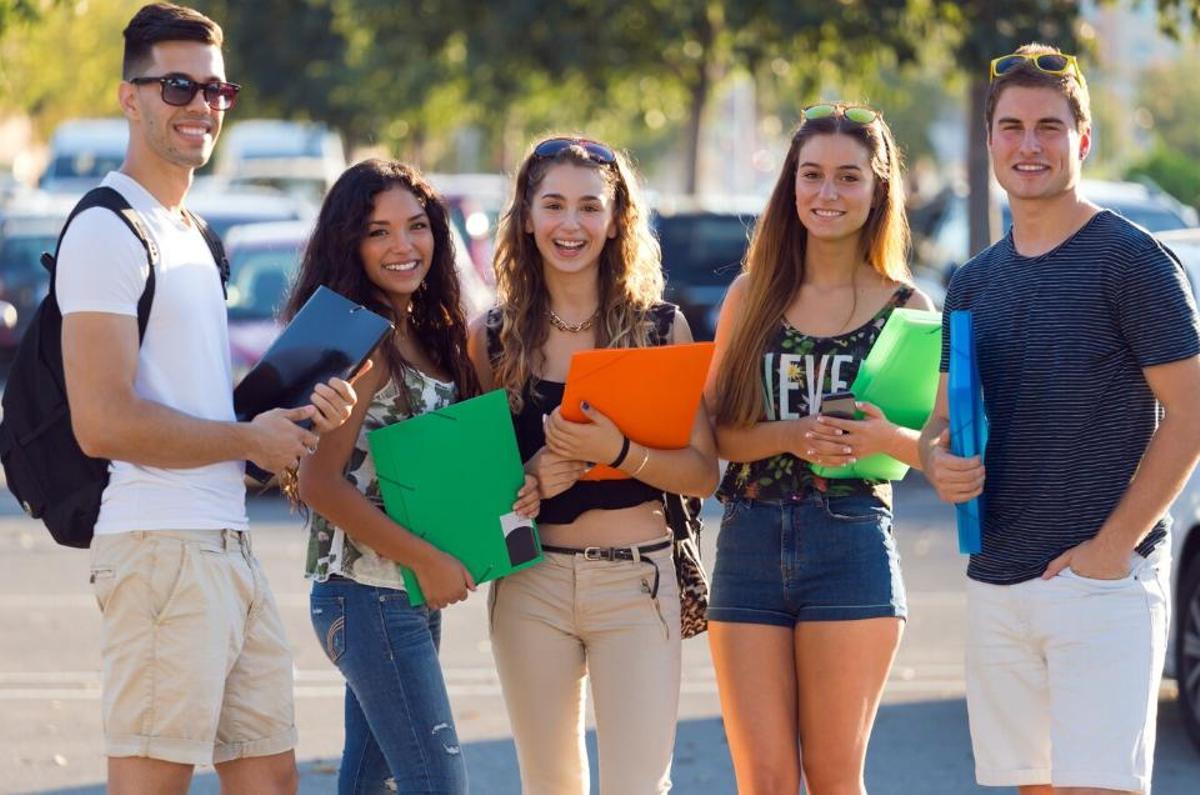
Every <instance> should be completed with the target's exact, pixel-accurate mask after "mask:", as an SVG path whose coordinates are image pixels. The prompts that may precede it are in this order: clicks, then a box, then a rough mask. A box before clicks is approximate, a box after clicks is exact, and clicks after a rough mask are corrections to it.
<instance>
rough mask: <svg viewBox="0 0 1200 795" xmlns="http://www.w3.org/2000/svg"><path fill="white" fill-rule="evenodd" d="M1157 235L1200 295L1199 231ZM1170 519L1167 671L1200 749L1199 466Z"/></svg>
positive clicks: (1172, 511)
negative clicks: (1169, 600) (1170, 552)
mask: <svg viewBox="0 0 1200 795" xmlns="http://www.w3.org/2000/svg"><path fill="white" fill-rule="evenodd" d="M1156 236H1157V237H1158V239H1159V240H1160V241H1162V242H1163V244H1165V245H1166V246H1167V247H1168V248H1170V249H1171V250H1172V251H1174V252H1175V254H1176V255H1177V256H1178V257H1179V259H1180V261H1181V262H1182V263H1183V265H1184V270H1185V271H1186V272H1187V276H1188V281H1189V282H1191V285H1192V294H1193V295H1200V229H1178V230H1174V231H1170V232H1160V233H1159V234H1158V235H1156ZM1198 397H1200V396H1198ZM1171 518H1172V519H1173V520H1174V526H1173V527H1172V528H1171V548H1172V554H1173V570H1172V576H1171V591H1172V603H1171V607H1172V616H1173V618H1172V627H1171V645H1170V646H1169V647H1168V649H1167V668H1166V673H1167V676H1173V677H1174V678H1175V680H1176V681H1177V682H1178V683H1179V711H1180V713H1181V715H1182V717H1183V724H1184V726H1185V727H1187V731H1188V734H1190V735H1191V737H1192V740H1193V742H1195V743H1196V746H1197V747H1198V748H1200V469H1197V470H1196V471H1195V472H1193V473H1192V476H1191V478H1189V479H1188V482H1187V485H1186V486H1185V487H1184V490H1183V493H1182V494H1180V495H1179V498H1178V499H1177V500H1175V504H1174V505H1173V506H1172V507H1171Z"/></svg>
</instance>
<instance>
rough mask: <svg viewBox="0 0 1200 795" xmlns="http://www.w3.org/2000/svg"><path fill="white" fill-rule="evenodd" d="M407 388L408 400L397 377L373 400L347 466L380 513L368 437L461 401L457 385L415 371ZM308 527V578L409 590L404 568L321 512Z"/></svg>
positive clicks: (310, 515) (348, 475) (314, 514)
mask: <svg viewBox="0 0 1200 795" xmlns="http://www.w3.org/2000/svg"><path fill="white" fill-rule="evenodd" d="M403 386H404V394H405V396H406V397H407V401H406V400H405V399H404V397H402V396H401V392H400V388H399V387H398V386H397V384H396V381H395V379H392V380H391V381H388V383H387V385H386V386H384V387H383V389H381V390H379V392H377V393H376V394H375V397H374V398H372V399H371V405H370V406H369V407H368V408H367V415H366V416H365V417H364V418H363V424H362V428H360V429H359V431H358V439H357V440H356V441H355V442H354V451H353V452H352V453H351V454H350V461H349V462H348V463H347V464H346V480H348V481H350V483H351V484H353V486H354V487H355V488H356V489H358V490H359V491H361V492H362V493H363V494H365V495H366V497H367V499H368V500H370V501H371V502H372V503H374V504H375V505H376V506H378V507H379V509H380V510H383V498H382V496H381V495H380V491H379V479H378V477H377V476H376V474H375V460H374V459H373V458H372V457H371V449H370V447H369V446H368V445H367V434H368V433H370V432H371V431H373V430H376V429H377V428H383V427H384V426H387V425H392V424H394V423H397V422H402V421H403V420H406V419H408V418H409V417H413V416H416V415H418V414H424V413H425V412H427V411H436V410H438V409H442V408H445V407H446V406H449V405H450V404H451V403H454V402H455V401H456V400H457V399H458V394H457V393H458V390H457V388H456V387H455V385H454V383H453V382H447V381H439V380H437V379H436V378H432V377H430V376H427V375H425V374H424V373H422V372H420V371H418V370H416V369H414V368H411V367H409V368H406V369H405V371H404V385H403ZM410 409H411V410H410ZM307 527H308V555H307V558H306V561H305V565H304V574H305V576H306V577H307V578H309V579H312V580H317V581H318V582H324V581H325V580H327V579H329V575H331V574H339V575H341V576H342V577H346V578H348V579H351V580H354V581H356V582H360V583H362V584H363V585H373V586H376V587H380V588H396V589H398V590H404V577H403V576H402V575H401V573H400V572H401V568H400V565H399V564H397V563H395V562H394V561H391V560H388V559H387V558H385V557H383V556H381V555H380V554H379V553H378V552H376V551H375V550H373V549H371V548H370V547H369V546H367V545H366V544H363V543H362V542H360V541H355V540H354V539H353V538H351V537H350V536H349V535H347V534H346V532H345V531H344V530H343V529H342V528H340V527H337V526H336V525H334V524H333V523H332V522H330V521H329V520H328V519H326V518H325V517H324V516H321V515H320V514H319V513H317V512H316V511H312V510H310V511H309V512H308V523H307Z"/></svg>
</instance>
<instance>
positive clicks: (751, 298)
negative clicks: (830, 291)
mask: <svg viewBox="0 0 1200 795" xmlns="http://www.w3.org/2000/svg"><path fill="white" fill-rule="evenodd" d="M835 134H837V135H845V136H848V137H851V138H854V139H855V140H856V141H858V142H859V143H860V144H862V146H863V148H865V149H866V150H867V153H868V155H869V156H870V165H871V171H872V173H874V175H875V197H874V202H873V206H872V207H871V211H870V213H869V214H868V215H867V220H866V223H865V224H863V228H862V232H861V233H860V235H859V246H860V249H861V257H862V259H863V260H864V261H865V262H867V264H869V265H870V266H871V267H872V268H874V269H875V271H876V272H877V273H879V274H880V275H881V276H883V277H885V278H887V279H890V280H892V281H898V282H908V281H910V279H911V274H910V272H909V270H908V247H909V232H908V217H907V216H906V215H905V213H904V186H903V184H902V182H901V163H900V160H901V158H900V152H899V151H898V150H897V149H896V142H895V139H894V138H893V137H892V131H891V130H890V129H889V128H888V126H887V124H886V123H885V122H884V120H883V117H882V116H879V117H878V118H877V119H876V120H875V121H873V122H871V123H870V124H859V123H857V122H853V121H850V120H849V119H846V118H845V116H843V115H842V114H840V113H839V114H835V115H832V116H826V117H824V118H819V119H812V120H802V121H801V122H800V125H799V126H798V127H797V128H796V131H795V132H794V133H793V134H792V143H791V146H790V147H789V148H788V153H787V158H786V159H785V160H784V162H783V169H782V170H781V171H780V174H779V179H778V180H777V181H776V182H775V188H774V190H773V191H772V192H771V198H770V200H769V201H768V202H767V208H766V210H765V211H764V212H763V214H762V216H761V217H760V218H759V220H758V224H757V225H756V227H755V230H754V235H753V237H752V238H751V240H750V248H749V250H748V251H747V253H746V261H745V264H744V265H743V268H742V271H743V273H745V274H746V276H747V279H746V296H745V300H744V303H743V306H742V311H741V312H740V314H739V316H738V317H736V318H734V322H735V325H734V330H733V336H732V337H731V338H730V342H729V348H728V350H726V351H725V353H724V355H723V357H722V359H721V364H720V367H719V368H718V370H717V405H716V421H717V423H718V424H719V425H732V426H747V425H751V424H753V423H754V422H757V421H758V419H759V418H760V417H761V416H762V410H763V396H762V388H761V386H760V383H759V372H760V371H761V369H762V356H763V353H764V352H765V350H766V347H767V344H768V342H769V341H770V339H771V336H772V335H773V334H775V333H776V331H777V329H778V327H779V322H780V319H781V318H782V317H783V313H784V312H785V311H786V310H787V307H788V304H789V303H791V301H792V299H793V298H794V297H795V295H796V293H797V291H798V290H799V289H800V285H801V283H802V282H803V281H804V253H805V247H806V244H807V241H808V231H807V230H806V229H805V228H804V225H803V224H802V223H801V222H800V218H799V216H798V215H797V212H796V167H797V165H798V164H799V161H800V150H801V149H802V148H803V147H804V144H806V143H808V141H809V140H811V139H812V138H813V137H815V136H817V135H835Z"/></svg>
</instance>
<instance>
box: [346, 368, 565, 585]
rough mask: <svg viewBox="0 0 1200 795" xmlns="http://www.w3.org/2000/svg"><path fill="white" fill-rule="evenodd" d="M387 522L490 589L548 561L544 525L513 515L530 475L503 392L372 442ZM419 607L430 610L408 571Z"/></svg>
mask: <svg viewBox="0 0 1200 795" xmlns="http://www.w3.org/2000/svg"><path fill="white" fill-rule="evenodd" d="M367 442H368V443H369V444H370V446H371V455H372V457H373V458H374V459H375V472H376V474H377V475H378V477H379V488H380V491H381V493H382V496H383V505H384V509H385V510H386V511H387V515H388V516H390V517H391V518H392V519H394V520H395V521H396V522H398V523H399V524H400V525H401V526H403V527H404V528H406V529H407V530H409V531H410V532H412V533H415V534H416V535H418V536H420V537H421V538H424V539H425V540H426V541H428V542H429V543H431V544H433V545H434V546H435V547H437V548H438V549H440V550H442V551H443V552H446V553H448V554H450V555H453V556H454V557H456V558H458V559H459V560H460V561H462V563H463V565H464V566H466V567H467V571H469V572H471V576H472V577H474V578H475V582H477V583H482V582H487V581H488V580H495V579H497V578H499V577H503V576H504V575H506V574H511V573H512V572H514V571H518V570H520V569H524V568H526V567H528V566H532V565H533V564H535V563H537V562H538V561H540V560H541V559H542V545H541V541H540V540H539V539H538V534H537V525H536V524H535V523H534V521H533V520H532V519H523V518H521V517H519V516H517V515H516V514H515V513H513V510H512V505H513V502H515V501H516V499H517V491H518V490H519V489H520V488H521V486H522V485H523V484H524V483H525V470H524V468H523V467H522V465H521V456H520V453H519V452H518V451H517V436H516V433H515V432H514V431H513V425H512V415H511V414H509V410H508V399H507V397H506V396H505V393H504V391H503V390H499V389H498V390H495V391H494V392H488V393H487V394H486V395H482V396H480V397H477V398H472V399H470V400H464V401H463V402H461V403H454V404H452V405H450V406H447V407H446V408H444V409H440V410H438V411H431V412H427V413H425V414H420V415H418V416H416V417H412V418H410V419H407V420H404V421H403V422H398V423H396V424H395V425H389V426H387V427H386V428H380V429H378V430H375V431H371V432H370V433H369V434H367ZM403 573H404V587H405V588H406V589H407V590H408V596H409V601H410V602H411V603H412V604H414V605H420V604H424V603H425V596H424V594H422V593H421V587H420V585H419V584H418V583H417V578H416V576H415V575H414V574H413V573H412V571H410V570H409V569H404V571H403Z"/></svg>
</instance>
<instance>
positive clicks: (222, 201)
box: [186, 180, 316, 239]
mask: <svg viewBox="0 0 1200 795" xmlns="http://www.w3.org/2000/svg"><path fill="white" fill-rule="evenodd" d="M186 205H187V207H188V209H190V210H194V211H195V212H196V213H198V214H199V215H200V216H201V217H202V218H204V220H205V221H207V222H208V224H209V226H211V227H212V229H213V231H214V232H216V233H217V234H218V235H220V236H221V238H222V239H224V237H225V235H226V233H227V232H228V231H229V230H230V229H232V228H233V227H235V226H241V225H243V224H256V223H267V222H273V221H307V220H309V219H311V218H313V217H314V216H315V215H316V207H315V205H313V204H312V203H310V202H308V201H305V200H303V199H298V198H296V197H294V196H287V195H284V194H283V193H280V192H279V191H277V190H272V189H271V188H255V187H236V188H233V187H230V186H228V185H227V184H225V183H224V182H223V181H221V180H213V181H205V182H203V183H200V184H198V185H197V186H196V187H195V188H194V189H193V190H192V191H191V192H190V193H188V197H187V202H186Z"/></svg>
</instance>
